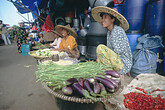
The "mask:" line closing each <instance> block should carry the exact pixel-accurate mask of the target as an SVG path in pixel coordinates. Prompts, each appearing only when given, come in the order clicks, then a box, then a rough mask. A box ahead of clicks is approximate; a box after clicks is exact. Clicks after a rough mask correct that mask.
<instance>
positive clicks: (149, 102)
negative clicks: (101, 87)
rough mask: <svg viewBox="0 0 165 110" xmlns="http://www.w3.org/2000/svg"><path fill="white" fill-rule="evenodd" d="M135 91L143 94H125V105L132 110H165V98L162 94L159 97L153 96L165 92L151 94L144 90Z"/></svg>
mask: <svg viewBox="0 0 165 110" xmlns="http://www.w3.org/2000/svg"><path fill="white" fill-rule="evenodd" d="M135 89H137V90H139V91H141V92H143V93H138V92H130V93H128V94H124V97H125V99H124V105H125V107H126V108H128V109H130V110H165V98H162V97H161V95H160V94H158V95H157V97H152V96H151V94H152V93H153V92H156V91H165V90H160V89H156V90H153V91H151V92H149V93H148V92H146V91H145V90H144V89H142V88H138V87H136V88H135Z"/></svg>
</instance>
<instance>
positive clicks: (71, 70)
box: [36, 61, 109, 89]
mask: <svg viewBox="0 0 165 110" xmlns="http://www.w3.org/2000/svg"><path fill="white" fill-rule="evenodd" d="M108 68H109V67H107V66H105V65H101V64H99V63H96V62H93V61H90V62H83V63H77V64H74V65H67V66H62V65H57V64H54V63H53V62H49V63H48V64H46V65H44V64H39V65H38V71H36V77H37V79H38V81H41V82H43V81H44V82H46V84H47V85H48V86H54V87H55V88H59V89H60V88H62V87H64V86H66V85H65V84H64V82H65V81H66V80H68V79H70V78H77V79H78V78H84V79H85V78H90V77H95V76H100V77H102V76H103V75H104V74H105V73H104V71H105V69H108ZM98 73H101V74H98Z"/></svg>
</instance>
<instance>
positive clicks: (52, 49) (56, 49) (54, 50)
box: [50, 49, 59, 51]
mask: <svg viewBox="0 0 165 110" xmlns="http://www.w3.org/2000/svg"><path fill="white" fill-rule="evenodd" d="M50 50H52V51H59V50H58V49H50Z"/></svg>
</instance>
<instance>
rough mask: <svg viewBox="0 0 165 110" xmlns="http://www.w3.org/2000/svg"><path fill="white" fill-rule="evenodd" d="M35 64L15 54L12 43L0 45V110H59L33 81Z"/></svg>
mask: <svg viewBox="0 0 165 110" xmlns="http://www.w3.org/2000/svg"><path fill="white" fill-rule="evenodd" d="M36 65H37V62H36V60H35V59H34V58H33V57H31V56H22V54H20V53H18V52H17V47H16V44H15V43H12V45H8V46H5V45H4V46H0V110H59V109H58V107H57V105H56V102H55V100H54V99H53V98H52V97H51V95H50V94H49V93H48V92H47V91H46V90H45V89H44V88H43V86H42V85H41V83H39V82H36V78H35V71H36V70H37V66H36Z"/></svg>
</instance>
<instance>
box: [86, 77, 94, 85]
mask: <svg viewBox="0 0 165 110" xmlns="http://www.w3.org/2000/svg"><path fill="white" fill-rule="evenodd" d="M86 80H88V81H89V82H90V83H91V84H93V83H94V82H95V79H94V78H87V79H86Z"/></svg>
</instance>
